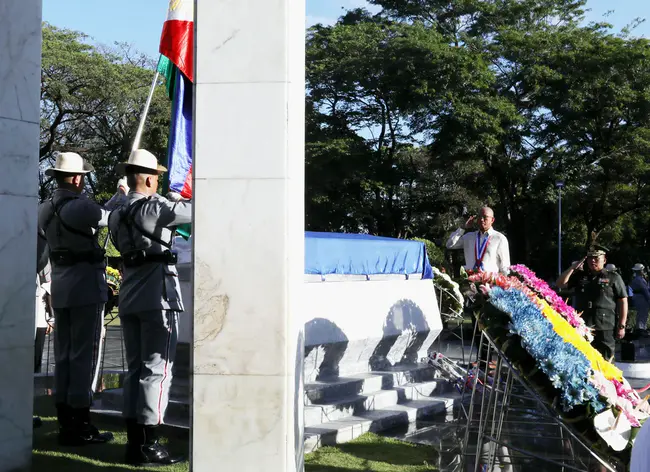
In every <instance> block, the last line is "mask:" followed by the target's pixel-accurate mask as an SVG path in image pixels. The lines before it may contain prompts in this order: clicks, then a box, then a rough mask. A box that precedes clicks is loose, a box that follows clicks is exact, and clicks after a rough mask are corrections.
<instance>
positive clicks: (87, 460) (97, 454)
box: [32, 397, 189, 472]
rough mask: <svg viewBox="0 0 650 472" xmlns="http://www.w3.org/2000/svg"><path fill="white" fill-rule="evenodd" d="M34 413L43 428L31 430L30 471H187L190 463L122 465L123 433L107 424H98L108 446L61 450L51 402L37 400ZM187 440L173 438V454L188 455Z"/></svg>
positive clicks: (124, 438) (43, 399)
mask: <svg viewBox="0 0 650 472" xmlns="http://www.w3.org/2000/svg"><path fill="white" fill-rule="evenodd" d="M34 411H35V413H36V414H37V415H39V416H40V417H41V419H42V420H43V426H41V427H40V428H36V429H35V430H34V446H33V447H34V448H33V453H32V470H33V471H34V472H36V471H39V472H41V471H47V472H81V471H83V472H93V471H94V472H122V471H130V470H159V471H161V472H187V471H189V463H188V462H185V463H184V464H176V465H174V466H167V467H155V468H142V467H132V466H128V465H125V464H122V463H121V462H122V459H123V457H124V445H125V444H126V433H125V432H124V430H123V428H121V427H120V426H118V425H116V424H114V423H113V422H109V423H106V424H98V425H97V426H98V427H99V428H100V429H101V430H102V431H111V432H112V433H113V434H114V435H115V440H114V441H113V442H111V443H109V444H103V445H94V446H85V447H78V448H75V447H61V446H59V444H58V442H57V433H56V431H57V426H56V417H55V410H54V407H53V406H52V399H51V398H49V397H37V398H36V399H35V400H34ZM188 446H189V445H188V443H187V441H181V440H179V439H174V440H173V442H172V444H171V447H173V449H172V451H173V452H175V453H179V454H185V455H187V451H189V447H188Z"/></svg>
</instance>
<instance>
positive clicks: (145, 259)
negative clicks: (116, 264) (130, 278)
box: [123, 250, 178, 267]
mask: <svg viewBox="0 0 650 472" xmlns="http://www.w3.org/2000/svg"><path fill="white" fill-rule="evenodd" d="M123 257H124V266H125V267H138V266H141V265H143V264H148V263H158V264H176V262H177V261H178V256H177V255H176V254H175V253H173V252H171V251H165V252H163V253H161V254H147V253H146V252H145V251H144V250H139V251H131V252H128V253H126V254H124V255H123Z"/></svg>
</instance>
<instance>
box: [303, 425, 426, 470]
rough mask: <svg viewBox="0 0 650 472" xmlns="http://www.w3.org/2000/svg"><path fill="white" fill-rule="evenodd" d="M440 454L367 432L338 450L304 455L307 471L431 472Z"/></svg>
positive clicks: (323, 450) (331, 448)
mask: <svg viewBox="0 0 650 472" xmlns="http://www.w3.org/2000/svg"><path fill="white" fill-rule="evenodd" d="M436 460H437V452H436V450H435V449H433V448H432V447H427V446H419V445H416V444H411V443H406V442H403V441H398V440H396V439H390V438H384V437H382V436H378V435H376V434H373V433H367V434H364V435H363V436H361V437H359V438H358V439H356V440H354V441H351V442H349V443H346V444H341V445H340V446H337V447H323V448H321V449H319V450H317V451H316V452H313V453H311V454H307V455H306V456H305V472H353V471H365V472H431V471H437V470H438V469H437V468H436V467H435V466H434V464H435V463H436Z"/></svg>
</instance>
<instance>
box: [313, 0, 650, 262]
mask: <svg viewBox="0 0 650 472" xmlns="http://www.w3.org/2000/svg"><path fill="white" fill-rule="evenodd" d="M370 3H372V4H375V5H377V6H379V7H381V8H382V10H381V11H380V12H379V13H378V14H374V15H372V14H370V13H368V12H367V11H365V10H361V9H357V10H353V11H350V12H348V13H347V14H346V15H344V16H342V17H341V18H340V19H339V21H338V22H337V23H336V24H334V25H332V26H322V25H316V26H314V27H312V28H310V30H309V31H308V34H307V86H308V95H307V111H308V117H309V118H308V126H307V169H306V172H307V184H308V192H307V225H308V227H309V228H313V229H319V230H334V231H338V230H346V231H368V232H370V233H375V234H381V235H386V236H398V237H400V236H401V237H404V236H406V237H412V236H419V237H424V238H428V239H432V240H438V241H439V242H443V241H444V239H445V237H446V236H447V235H448V234H449V232H450V231H451V230H452V229H453V228H454V227H455V226H457V225H458V224H459V223H460V221H461V219H462V216H463V214H464V213H466V212H468V213H473V212H476V211H477V210H478V208H479V206H481V205H484V204H488V205H491V206H493V207H494V209H495V212H496V216H497V222H496V226H497V227H498V229H500V230H503V231H504V232H505V233H506V234H507V235H508V237H509V239H510V246H511V252H512V259H513V260H514V261H518V262H523V263H527V264H530V265H531V266H532V267H534V268H536V269H537V270H539V271H541V272H542V273H546V274H552V273H554V271H555V270H556V266H557V264H556V262H555V261H556V260H557V258H556V257H555V254H556V251H557V242H556V241H557V199H558V191H557V189H556V182H559V181H561V182H563V184H564V189H563V204H564V205H563V207H564V212H563V220H564V241H565V244H566V250H565V251H566V252H565V254H566V257H565V259H566V260H565V264H568V263H569V262H570V260H571V259H570V258H571V257H574V258H577V257H578V255H580V254H581V253H583V251H584V247H585V246H586V245H588V244H590V243H591V242H592V240H593V238H594V237H597V238H598V241H599V242H601V243H604V244H609V245H612V249H613V250H614V251H613V253H612V257H613V258H614V259H616V258H619V259H620V260H621V261H623V260H625V261H626V262H627V260H628V259H630V260H632V258H633V257H634V255H635V254H638V255H639V256H641V255H642V254H646V253H647V245H646V241H645V236H646V234H647V230H646V229H645V228H642V229H641V228H638V225H639V224H645V223H641V221H647V216H645V215H647V213H648V209H649V208H650V194H649V193H648V183H649V177H650V174H649V173H648V171H649V170H650V167H649V164H650V161H649V160H648V157H647V156H648V154H649V151H650V148H649V147H648V144H649V141H648V137H649V136H650V134H649V133H650V100H649V99H650V63H649V62H648V61H649V60H650V42H649V41H648V40H646V39H639V38H636V37H634V36H633V35H632V34H631V33H633V30H632V31H631V32H630V31H629V30H626V31H623V32H620V33H615V32H613V30H612V27H611V26H610V25H607V24H594V23H592V24H585V22H584V19H583V13H584V7H585V2H584V1H582V0H523V1H522V0H487V1H485V0H400V1H395V0H370ZM641 234H643V239H641V238H640V235H641ZM624 242H625V244H623V243H624Z"/></svg>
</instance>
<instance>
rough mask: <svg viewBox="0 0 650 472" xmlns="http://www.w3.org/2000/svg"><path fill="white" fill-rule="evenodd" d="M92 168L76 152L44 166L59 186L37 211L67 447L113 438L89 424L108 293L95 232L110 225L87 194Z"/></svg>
mask: <svg viewBox="0 0 650 472" xmlns="http://www.w3.org/2000/svg"><path fill="white" fill-rule="evenodd" d="M92 170H93V168H92V166H91V165H90V164H88V163H87V162H86V161H85V160H83V159H82V158H81V156H79V155H78V154H75V153H69V152H68V153H61V154H59V156H58V157H57V159H56V164H55V167H53V168H50V169H47V170H46V171H45V174H46V175H48V176H52V177H54V178H55V179H56V182H57V184H58V188H57V190H55V191H54V194H53V196H52V198H51V199H50V200H47V201H45V202H43V203H42V204H41V205H40V208H39V214H38V230H39V249H38V251H39V254H38V261H39V267H38V270H39V271H41V270H43V267H44V264H45V263H46V262H47V260H48V257H47V253H48V251H49V260H50V262H51V264H52V273H51V289H50V290H51V302H52V308H53V310H54V320H55V324H56V329H55V330H54V349H55V351H54V352H55V371H54V383H55V389H56V393H55V398H56V408H57V416H58V422H59V442H60V443H61V444H62V445H69V446H78V445H84V444H88V443H103V442H107V441H110V440H111V439H112V437H113V436H112V434H111V433H100V432H99V431H98V430H97V428H95V427H94V426H93V425H92V424H91V423H90V406H91V402H92V391H91V384H92V380H93V364H94V362H95V360H96V359H97V353H96V352H95V349H96V345H97V341H98V336H99V333H100V330H101V327H102V321H103V314H104V313H103V312H104V303H106V296H107V292H106V290H107V287H106V278H105V275H106V274H105V269H106V266H105V262H104V251H103V250H102V248H101V247H100V245H99V244H98V242H97V231H98V229H99V228H100V227H105V226H106V225H107V223H108V215H109V211H108V210H107V209H105V208H103V207H101V206H100V205H98V204H97V203H95V202H94V201H92V200H91V199H90V198H88V197H87V196H86V195H85V194H84V193H83V190H84V178H85V175H86V174H87V173H89V172H91V171H92Z"/></svg>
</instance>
